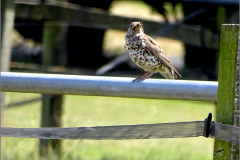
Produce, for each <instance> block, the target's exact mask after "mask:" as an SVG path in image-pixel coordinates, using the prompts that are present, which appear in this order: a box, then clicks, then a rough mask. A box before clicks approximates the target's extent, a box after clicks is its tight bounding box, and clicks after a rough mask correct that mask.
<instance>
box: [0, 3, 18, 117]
mask: <svg viewBox="0 0 240 160" xmlns="http://www.w3.org/2000/svg"><path fill="white" fill-rule="evenodd" d="M14 18H15V4H14V0H7V1H1V71H2V72H3V71H4V72H7V71H9V69H10V61H11V38H9V37H11V35H12V30H13V24H14ZM4 105H5V93H3V92H1V107H0V111H1V109H2V108H3V107H4ZM0 116H1V118H2V111H1V112H0Z"/></svg>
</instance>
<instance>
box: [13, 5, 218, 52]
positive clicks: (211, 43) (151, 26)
mask: <svg viewBox="0 0 240 160" xmlns="http://www.w3.org/2000/svg"><path fill="white" fill-rule="evenodd" d="M16 16H17V17H16V18H19V19H28V20H44V19H45V20H49V21H59V22H64V23H72V24H74V25H79V26H85V27H90V28H91V27H92V28H99V29H116V30H122V31H126V32H127V29H128V26H129V24H130V23H131V22H132V21H141V22H142V23H143V25H144V29H145V33H146V34H149V35H151V34H156V33H160V32H159V31H161V30H162V29H165V28H166V27H168V26H169V24H167V23H164V22H158V21H152V20H146V19H140V18H135V17H123V16H117V15H112V14H109V13H108V12H106V11H102V10H97V9H93V8H88V7H82V6H79V5H74V4H69V3H63V2H52V3H47V4H46V5H37V4H35V5H34V4H26V3H25V4H24V3H17V4H16ZM204 34H205V42H206V47H207V48H211V49H218V48H219V40H218V39H219V36H218V35H215V34H213V33H212V32H210V31H208V30H206V31H205V33H204ZM199 35H200V27H199V26H192V25H191V26H190V25H181V26H179V27H176V28H175V29H173V31H171V32H170V33H168V34H166V35H164V36H163V37H166V38H171V39H176V40H180V41H182V42H183V43H185V44H191V45H196V46H200V45H201V41H200V38H199Z"/></svg>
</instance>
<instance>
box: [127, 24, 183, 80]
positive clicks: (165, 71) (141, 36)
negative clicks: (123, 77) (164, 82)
mask: <svg viewBox="0 0 240 160" xmlns="http://www.w3.org/2000/svg"><path fill="white" fill-rule="evenodd" d="M124 38H125V48H126V50H128V52H129V56H130V59H131V60H132V61H133V62H135V63H136V64H137V66H139V67H140V68H142V69H143V70H145V71H146V72H147V73H146V74H144V75H143V76H137V77H136V79H134V80H133V82H136V81H137V82H139V81H142V80H144V79H147V78H150V77H151V76H152V75H153V74H154V73H158V72H159V73H160V74H161V75H162V76H163V77H164V78H166V79H171V80H174V79H175V78H177V75H178V76H179V77H182V76H181V75H180V74H179V73H178V71H177V70H176V69H175V68H174V67H173V65H172V63H171V62H170V60H169V59H168V57H167V56H166V54H165V52H164V51H163V49H162V48H161V47H160V45H159V44H158V43H157V42H156V41H155V40H154V39H152V38H151V37H150V36H148V35H146V34H145V33H144V30H143V27H142V24H141V23H140V22H132V23H131V24H130V26H129V28H128V32H127V35H126V36H125V37H124Z"/></svg>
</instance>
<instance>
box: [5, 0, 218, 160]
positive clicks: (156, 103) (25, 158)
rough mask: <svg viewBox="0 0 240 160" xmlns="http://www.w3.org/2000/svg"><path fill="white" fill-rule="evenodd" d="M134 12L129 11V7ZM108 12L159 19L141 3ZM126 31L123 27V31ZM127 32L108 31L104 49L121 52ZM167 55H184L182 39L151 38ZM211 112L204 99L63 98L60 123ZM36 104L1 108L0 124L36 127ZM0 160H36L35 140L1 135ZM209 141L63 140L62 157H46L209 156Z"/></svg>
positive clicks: (197, 159) (186, 117)
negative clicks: (0, 153)
mask: <svg viewBox="0 0 240 160" xmlns="http://www.w3.org/2000/svg"><path fill="white" fill-rule="evenodd" d="M132 9H133V10H134V11H135V12H129V10H132ZM110 12H111V13H113V14H118V15H124V16H132V17H139V18H148V19H152V20H159V21H162V20H163V18H162V17H161V15H160V14H158V13H156V12H155V11H153V10H152V9H151V8H150V7H149V6H148V5H145V4H144V3H143V2H134V1H131V2H125V1H116V2H114V3H113V4H112V7H111V9H110ZM126 32H127V31H126ZM126 32H120V31H116V30H107V32H106V35H105V40H104V41H105V43H104V52H106V54H123V53H124V52H126V50H125V48H124V38H123V37H124V36H125V35H126ZM156 41H158V42H159V44H160V45H161V46H162V48H163V49H164V51H165V52H166V53H167V55H168V56H169V57H170V59H171V57H174V56H176V57H179V56H183V55H184V50H183V47H182V43H181V42H179V41H174V40H170V39H165V38H156ZM36 96H40V95H38V94H27V93H7V102H13V101H18V100H22V99H26V98H31V97H36ZM209 112H212V113H213V115H215V114H214V113H215V105H214V104H213V103H206V102H192V101H170V100H149V99H133V98H109V97H91V96H70V95H67V96H64V111H63V117H62V118H63V127H84V126H100V125H101V126H105V125H128V124H150V123H167V122H180V121H198V120H204V119H205V118H206V117H207V115H208V113H209ZM40 114H41V103H40V102H37V103H33V104H29V105H23V106H21V107H18V108H9V109H5V110H4V113H3V123H2V126H4V127H25V128H33V127H39V126H40ZM1 140H2V150H1V151H2V155H1V158H2V159H3V160H16V159H19V160H33V159H34V160H35V159H39V157H38V142H39V140H38V139H22V138H1ZM213 142H214V141H213V139H210V138H203V137H198V138H177V139H152V140H115V141H114V140H101V141H97V140H63V152H62V157H61V158H58V157H56V156H55V155H49V157H48V158H47V159H51V160H55V159H56V160H58V159H60V160H79V159H82V160H95V159H98V160H113V159H121V160H125V159H126V160H134V159H137V160H138V159H140V160H141V159H142V160H149V159H157V160H159V159H163V160H167V159H169V160H181V159H182V160H208V159H212V155H213Z"/></svg>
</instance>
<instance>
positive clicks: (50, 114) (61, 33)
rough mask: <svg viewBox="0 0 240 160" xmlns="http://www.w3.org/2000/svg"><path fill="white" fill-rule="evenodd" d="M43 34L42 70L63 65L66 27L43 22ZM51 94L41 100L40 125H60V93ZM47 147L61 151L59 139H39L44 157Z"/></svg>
mask: <svg viewBox="0 0 240 160" xmlns="http://www.w3.org/2000/svg"><path fill="white" fill-rule="evenodd" d="M45 24H46V25H45V27H44V33H43V34H44V35H43V44H44V50H43V71H45V68H47V67H49V66H50V65H65V63H66V58H65V56H66V27H63V26H54V25H49V24H48V22H46V23H45ZM43 96H53V97H52V98H50V99H44V100H42V118H41V127H61V115H62V103H63V96H62V95H43ZM49 148H52V150H53V151H54V152H55V153H56V154H57V155H60V153H61V141H60V140H40V147H39V153H40V156H41V157H45V156H47V155H48V153H49V151H50V150H49Z"/></svg>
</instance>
